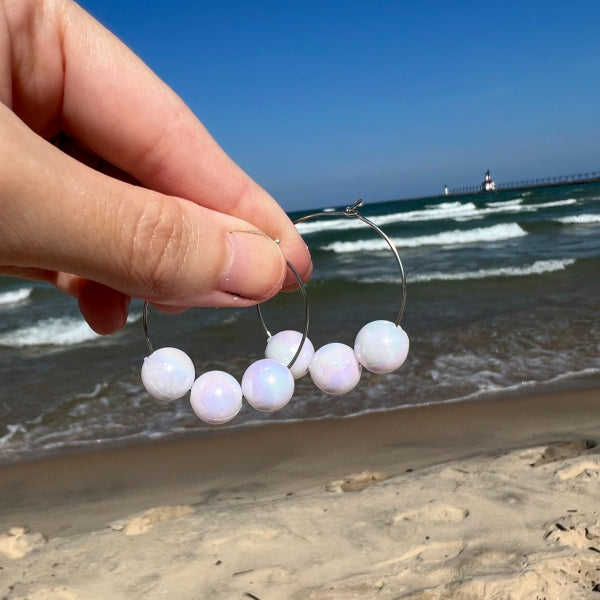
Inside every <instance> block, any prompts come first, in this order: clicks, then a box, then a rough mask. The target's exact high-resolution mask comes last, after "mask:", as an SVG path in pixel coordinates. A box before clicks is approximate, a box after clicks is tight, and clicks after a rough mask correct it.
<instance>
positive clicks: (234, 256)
mask: <svg viewBox="0 0 600 600" xmlns="http://www.w3.org/2000/svg"><path fill="white" fill-rule="evenodd" d="M228 237H229V243H230V244H231V254H230V260H229V265H228V266H227V268H226V269H225V274H224V276H223V279H222V285H221V289H222V290H223V291H224V292H229V293H230V294H235V295H236V296H242V297H243V298H249V299H251V300H265V299H266V298H270V297H271V296H272V295H273V294H275V293H276V292H278V291H279V290H280V289H281V286H282V284H283V279H284V277H285V260H284V258H283V254H282V253H281V250H280V249H279V247H278V246H277V244H276V243H275V242H274V241H273V240H271V239H270V238H268V237H267V236H265V235H263V234H261V233H259V232H256V233H253V232H246V231H234V232H231V233H229V235H228Z"/></svg>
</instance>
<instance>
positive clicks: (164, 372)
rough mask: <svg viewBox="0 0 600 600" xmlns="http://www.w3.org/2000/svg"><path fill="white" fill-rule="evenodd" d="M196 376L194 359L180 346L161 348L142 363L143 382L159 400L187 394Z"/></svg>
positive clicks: (147, 389)
mask: <svg viewBox="0 0 600 600" xmlns="http://www.w3.org/2000/svg"><path fill="white" fill-rule="evenodd" d="M195 376H196V372H195V370H194V363H193V362H192V359H191V358H190V357H189V356H188V355H187V354H186V353H185V352H183V351H182V350H179V349H178V348H159V349H158V350H155V351H154V352H153V353H152V354H151V355H150V356H147V357H146V358H144V364H143V365H142V383H143V384H144V387H145V388H146V391H147V392H148V393H149V394H150V395H151V396H154V397H155V398H158V399H159V400H176V399H177V398H181V397H182V396H185V394H186V393H187V392H188V391H189V389H190V388H191V387H192V383H194V377H195Z"/></svg>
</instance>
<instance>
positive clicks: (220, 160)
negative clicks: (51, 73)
mask: <svg viewBox="0 0 600 600" xmlns="http://www.w3.org/2000/svg"><path fill="white" fill-rule="evenodd" d="M68 7H69V10H68V11H67V12H66V14H67V16H66V17H65V19H64V22H65V27H64V29H63V31H64V34H63V36H64V37H63V51H64V63H65V67H64V95H63V99H62V115H61V119H62V122H63V123H64V126H65V128H66V129H67V130H68V131H69V133H70V134H71V135H72V136H74V137H76V138H77V139H78V140H80V141H81V142H82V143H83V144H85V146H86V147H88V148H89V149H91V150H92V151H93V152H95V153H96V154H98V155H99V156H102V157H103V158H104V159H106V160H107V161H108V162H110V163H112V164H114V165H116V166H117V167H118V168H120V169H122V170H123V171H125V172H127V173H129V174H130V175H131V176H132V177H134V178H135V179H136V180H137V181H139V182H140V183H141V184H142V185H144V186H145V187H148V188H150V189H153V190H156V191H159V192H161V193H163V194H168V195H172V196H178V197H181V198H186V199H188V200H191V201H193V202H195V203H197V204H200V205H202V206H205V207H207V208H211V209H214V210H218V211H220V212H224V213H226V214H229V215H233V216H236V217H238V218H240V219H243V220H244V221H247V222H249V223H252V224H253V225H255V226H256V227H257V228H259V229H260V230H262V231H264V232H265V233H266V234H267V235H268V236H269V237H271V238H273V239H279V240H280V243H281V248H282V251H283V253H284V254H285V255H286V257H287V258H288V260H290V261H291V262H292V264H294V266H295V268H296V269H297V270H298V272H299V273H300V274H301V275H303V276H304V275H306V274H307V273H308V272H309V270H310V268H311V267H310V256H309V253H308V250H307V248H306V244H305V243H304V242H303V241H302V239H301V237H300V236H299V234H298V233H297V231H296V229H295V227H294V226H293V225H292V224H291V222H290V221H289V219H288V218H287V216H286V215H285V213H284V211H283V210H282V209H281V208H280V207H279V205H278V204H277V203H276V202H275V200H273V198H271V196H269V194H267V192H266V191H265V190H263V189H262V188H261V187H260V186H259V185H258V184H256V183H255V182H254V181H253V180H252V179H250V178H249V177H248V176H247V175H246V174H245V173H244V172H243V171H242V170H241V169H240V168H239V167H238V166H237V165H236V164H235V163H234V162H233V161H232V160H231V159H230V158H229V157H228V156H227V155H226V154H225V153H224V152H223V150H222V149H221V148H220V147H219V146H218V144H217V143H216V142H215V141H214V139H213V138H212V137H211V136H210V134H209V133H208V132H207V131H206V129H205V128H204V127H203V126H202V124H201V123H200V122H199V121H198V119H196V117H195V116H194V115H193V114H192V112H191V111H190V110H189V109H188V108H187V106H186V105H185V104H184V103H183V102H182V101H181V100H180V98H179V97H177V96H176V94H174V93H173V91H172V90H171V89H169V88H168V87H167V86H166V85H165V84H164V83H163V82H162V81H161V80H160V79H159V78H158V77H156V75H154V73H152V71H151V70H150V69H149V68H148V67H147V66H146V65H145V64H144V63H143V62H142V61H140V60H139V59H138V58H137V57H136V56H135V55H134V54H133V53H132V52H131V51H130V50H129V49H128V48H126V47H125V46H124V45H123V44H122V43H121V42H120V41H119V40H118V39H117V38H115V37H114V36H113V35H112V34H111V33H110V32H108V31H107V30H106V29H104V28H103V27H102V26H101V25H100V24H99V23H97V22H96V21H95V20H94V19H93V18H91V17H90V15H88V14H87V13H85V12H84V11H83V10H82V9H81V8H79V7H78V6H77V5H75V4H69V5H68ZM286 282H287V283H294V282H295V280H294V278H293V276H290V277H289V278H288V279H287V281H286Z"/></svg>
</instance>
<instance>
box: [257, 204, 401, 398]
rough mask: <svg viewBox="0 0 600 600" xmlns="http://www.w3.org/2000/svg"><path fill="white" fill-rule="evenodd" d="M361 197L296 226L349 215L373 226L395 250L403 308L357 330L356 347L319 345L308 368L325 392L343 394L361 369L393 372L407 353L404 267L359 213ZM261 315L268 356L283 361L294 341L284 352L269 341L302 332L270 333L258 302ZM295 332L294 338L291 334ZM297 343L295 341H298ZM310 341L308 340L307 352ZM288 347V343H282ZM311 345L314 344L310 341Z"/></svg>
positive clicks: (357, 376) (381, 232)
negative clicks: (393, 315)
mask: <svg viewBox="0 0 600 600" xmlns="http://www.w3.org/2000/svg"><path fill="white" fill-rule="evenodd" d="M362 203H363V202H362V200H358V201H357V202H355V203H354V204H352V205H351V206H348V207H347V208H346V209H345V210H343V211H328V212H319V213H314V214H311V215H306V216H304V217H301V218H300V219H298V220H296V221H294V224H295V225H298V224H299V223H303V222H304V221H308V220H309V219H315V218H319V217H347V218H353V219H358V220H359V221H362V222H363V223H364V224H365V225H368V226H369V227H370V228H371V229H373V230H374V231H376V232H377V233H378V234H379V235H380V236H381V237H382V238H383V239H384V240H385V242H386V244H387V245H388V247H389V249H390V250H391V251H392V253H393V255H394V258H395V260H396V264H397V266H398V269H399V271H400V279H401V284H402V301H401V305H400V311H399V312H398V315H397V317H396V320H395V321H394V322H392V321H386V320H376V321H371V322H370V323H367V324H366V325H364V326H363V327H362V329H361V330H360V331H359V332H358V334H357V336H356V339H355V342H354V348H351V347H350V346H347V345H346V344H341V343H338V342H333V343H329V344H326V345H324V346H322V347H321V348H319V349H318V350H317V351H316V352H314V355H313V356H312V358H311V359H310V363H309V366H308V371H309V372H310V376H311V379H312V380H313V383H314V384H315V385H316V386H317V387H318V388H319V389H320V390H322V391H324V392H326V393H328V394H333V395H341V394H345V393H347V392H349V391H350V390H352V389H354V388H355V387H356V386H357V385H358V382H359V380H360V376H361V373H362V368H363V367H364V368H365V369H367V370H368V371H371V372H372V373H379V374H384V373H391V372H393V371H395V370H396V369H398V368H400V367H401V366H402V364H403V363H404V361H405V360H406V357H407V355H408V349H409V339H408V336H407V335H406V332H405V331H404V330H403V329H402V327H401V326H400V322H401V321H402V317H403V315H404V308H405V306H406V277H405V275H404V267H403V266H402V261H401V260H400V256H399V255H398V251H397V250H396V246H395V245H394V244H393V242H392V240H390V238H389V237H388V236H387V235H386V234H385V233H384V232H383V231H382V230H381V229H380V228H379V227H378V226H377V225H375V223H373V222H372V221H370V220H369V219H367V218H366V217H364V216H363V215H361V214H360V213H359V212H358V208H359V207H360V206H361V205H362ZM256 308H257V310H258V314H259V317H260V320H261V323H262V325H263V329H264V330H265V332H266V333H267V337H268V338H269V343H268V344H267V355H270V356H271V357H272V358H275V359H276V360H280V361H281V362H284V361H285V360H286V357H287V356H289V354H290V352H291V351H292V350H291V349H292V348H293V347H294V346H293V344H289V345H288V346H287V347H286V348H285V351H283V350H281V349H280V348H279V345H278V344H275V345H276V346H277V347H276V348H273V349H272V350H271V351H270V349H269V344H270V343H271V342H272V341H273V340H275V338H276V337H277V336H278V335H282V334H286V336H287V338H288V339H289V340H292V339H296V340H297V339H298V338H299V336H300V333H299V332H281V333H280V334H277V335H276V336H272V337H271V334H270V333H269V331H268V329H267V326H266V324H265V321H264V319H263V316H262V313H261V310H260V305H257V307H256ZM291 334H294V338H292V335H291ZM297 343H298V342H297V341H296V344H297ZM309 343H310V342H309V340H306V345H305V351H306V352H308V350H307V347H308V344H309ZM283 346H285V344H283ZM310 347H311V348H312V344H310Z"/></svg>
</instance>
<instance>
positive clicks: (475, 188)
mask: <svg viewBox="0 0 600 600" xmlns="http://www.w3.org/2000/svg"><path fill="white" fill-rule="evenodd" d="M593 181H600V171H591V172H589V173H577V174H574V175H558V176H555V177H542V178H540V179H523V180H520V181H509V182H507V183H497V184H496V191H499V190H521V189H524V188H533V187H548V186H553V185H573V184H577V183H590V182H593ZM481 191H482V189H481V184H479V185H470V186H466V187H456V188H449V195H453V194H454V195H456V194H473V193H475V192H481Z"/></svg>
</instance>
